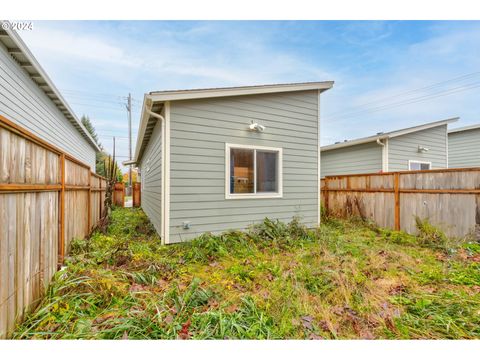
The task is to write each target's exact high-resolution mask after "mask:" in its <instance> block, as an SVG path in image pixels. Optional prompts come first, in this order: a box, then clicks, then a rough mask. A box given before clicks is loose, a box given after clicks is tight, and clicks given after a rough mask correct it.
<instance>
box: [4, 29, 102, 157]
mask: <svg viewBox="0 0 480 360" xmlns="http://www.w3.org/2000/svg"><path fill="white" fill-rule="evenodd" d="M2 23H7V24H9V22H8V21H5V20H0V25H1V24H2ZM5 28H6V29H3V26H2V30H1V31H2V34H3V35H4V36H8V37H9V38H10V39H11V40H12V41H13V42H14V43H15V53H20V54H22V55H23V56H25V58H26V59H27V62H26V63H25V65H22V64H19V65H20V67H22V68H23V67H30V68H32V67H33V68H34V69H35V71H36V73H37V74H35V79H36V80H33V79H32V80H33V81H34V82H35V83H36V84H37V85H38V82H39V81H40V82H41V83H42V86H39V85H38V86H39V88H40V89H41V90H42V91H43V92H44V93H45V95H46V96H47V97H48V98H49V99H50V100H51V101H52V102H53V104H54V105H55V106H56V107H57V108H58V110H59V111H60V112H61V113H62V114H63V115H64V116H65V118H66V119H67V120H68V121H69V122H70V123H71V124H72V125H73V126H74V127H75V128H76V129H77V130H78V131H79V132H80V133H81V134H82V135H83V137H84V138H85V139H86V140H87V141H88V142H89V143H90V145H91V146H92V147H93V148H94V149H95V150H96V151H101V149H100V147H99V146H98V145H97V143H96V142H95V140H94V139H93V137H92V136H91V135H90V133H89V132H88V130H87V129H86V128H85V126H83V124H82V122H81V121H80V120H79V119H78V118H77V116H76V115H75V113H74V112H73V110H72V109H71V108H70V105H68V103H67V101H66V100H65V99H64V98H63V96H62V94H61V93H60V91H59V90H58V89H57V87H56V86H55V85H54V84H53V82H52V80H51V79H50V78H49V76H48V75H47V73H46V72H45V70H43V68H42V66H41V65H40V63H39V62H38V61H37V59H36V58H35V56H33V54H32V52H31V51H30V50H29V49H28V47H27V45H26V44H25V42H24V41H23V40H22V38H21V37H20V36H19V35H18V34H17V32H16V31H15V30H12V27H11V26H6V27H5ZM7 50H8V49H7ZM11 56H12V55H11ZM12 57H13V56H12ZM13 58H14V57H13ZM14 59H15V58H14ZM15 60H16V59H15ZM17 62H18V61H17ZM27 73H28V72H27ZM28 76H29V77H30V78H32V76H31V75H30V74H28ZM43 83H44V85H43ZM43 87H47V90H45V89H44V88H43Z"/></svg>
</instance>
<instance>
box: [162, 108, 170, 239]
mask: <svg viewBox="0 0 480 360" xmlns="http://www.w3.org/2000/svg"><path fill="white" fill-rule="evenodd" d="M164 123H165V131H164V133H165V142H164V154H165V155H164V159H165V162H164V164H163V168H164V169H165V170H164V171H165V174H164V175H165V177H164V187H163V189H162V193H165V194H164V202H163V217H164V228H163V236H164V240H163V243H164V244H169V243H170V101H167V102H165V121H164Z"/></svg>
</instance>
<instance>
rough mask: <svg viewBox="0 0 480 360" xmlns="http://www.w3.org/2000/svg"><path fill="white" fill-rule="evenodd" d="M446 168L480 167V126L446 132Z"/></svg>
mask: <svg viewBox="0 0 480 360" xmlns="http://www.w3.org/2000/svg"><path fill="white" fill-rule="evenodd" d="M448 167H450V168H469V167H480V124H476V125H471V126H465V127H461V128H456V129H450V130H448Z"/></svg>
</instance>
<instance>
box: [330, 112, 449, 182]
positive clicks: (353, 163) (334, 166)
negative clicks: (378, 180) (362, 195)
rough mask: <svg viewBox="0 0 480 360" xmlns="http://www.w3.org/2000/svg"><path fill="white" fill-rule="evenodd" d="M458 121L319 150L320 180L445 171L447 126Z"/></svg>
mask: <svg viewBox="0 0 480 360" xmlns="http://www.w3.org/2000/svg"><path fill="white" fill-rule="evenodd" d="M457 120H458V118H452V119H446V120H441V121H435V122H431V123H427V124H423V125H419V126H415V127H410V128H406V129H401V130H395V131H391V132H386V133H383V132H381V133H377V134H376V135H373V136H369V137H365V138H360V139H356V140H350V141H344V142H338V143H335V144H332V145H327V146H322V147H321V174H322V177H324V176H331V175H347V174H366V173H378V172H389V171H407V170H429V169H442V168H447V167H448V137H447V127H448V124H450V123H452V122H455V121H457Z"/></svg>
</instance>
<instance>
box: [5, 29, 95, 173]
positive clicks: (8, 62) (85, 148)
mask: <svg viewBox="0 0 480 360" xmlns="http://www.w3.org/2000/svg"><path fill="white" fill-rule="evenodd" d="M3 23H5V22H2V21H0V25H1V24H3ZM0 116H1V117H3V118H4V119H6V120H7V121H10V122H11V123H13V124H16V125H19V126H21V127H23V128H24V129H26V130H28V131H30V132H31V133H33V134H34V135H36V136H38V137H39V138H41V139H42V140H45V141H47V142H48V143H50V144H52V145H54V146H56V147H58V148H59V149H61V150H63V151H65V152H66V153H67V154H69V155H71V156H73V157H74V158H76V159H78V160H80V161H82V162H84V163H85V164H87V165H90V167H91V169H92V171H95V153H96V151H99V150H100V149H99V148H98V146H97V145H96V143H95V141H94V140H93V139H92V137H91V136H90V134H89V133H88V131H87V130H86V129H85V127H84V126H83V125H82V124H81V122H80V121H79V119H78V118H77V117H76V116H75V114H74V113H73V111H72V110H71V109H70V107H69V105H68V104H67V102H66V101H65V99H64V98H63V97H62V95H61V94H60V92H59V91H58V89H57V88H56V87H55V85H54V84H53V82H52V81H51V80H50V78H49V77H48V75H47V74H46V73H45V71H44V70H43V69H42V67H41V66H40V64H39V63H38V61H37V60H36V59H35V57H34V56H33V54H32V53H31V52H30V50H29V49H28V48H27V46H26V45H25V43H24V42H23V41H22V39H21V38H20V37H19V36H18V34H17V33H16V32H15V31H13V30H11V29H9V28H8V27H7V30H0Z"/></svg>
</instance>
